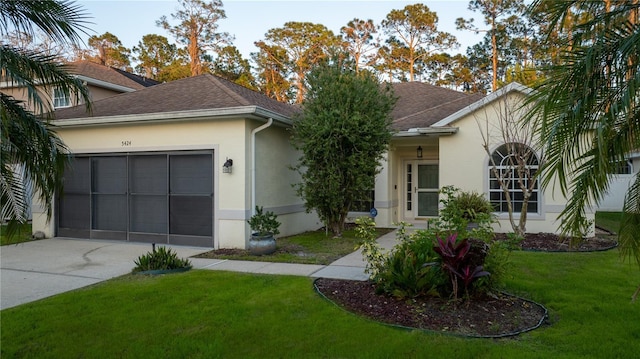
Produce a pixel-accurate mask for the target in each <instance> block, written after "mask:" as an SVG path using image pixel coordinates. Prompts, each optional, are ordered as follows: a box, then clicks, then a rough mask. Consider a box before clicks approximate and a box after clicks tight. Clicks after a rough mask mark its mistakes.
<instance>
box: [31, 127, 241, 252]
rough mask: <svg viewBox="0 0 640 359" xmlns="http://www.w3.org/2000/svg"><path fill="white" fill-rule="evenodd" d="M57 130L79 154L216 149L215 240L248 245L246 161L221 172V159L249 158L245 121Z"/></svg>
mask: <svg viewBox="0 0 640 359" xmlns="http://www.w3.org/2000/svg"><path fill="white" fill-rule="evenodd" d="M57 132H58V134H59V135H60V137H61V138H62V140H63V141H64V142H65V143H66V144H67V146H68V147H69V149H70V150H71V151H72V152H73V153H77V154H90V153H126V152H131V153H134V152H150V151H179V150H205V149H206V150H214V219H212V220H214V243H215V245H216V246H217V247H221V248H244V243H245V237H247V236H248V235H249V233H248V228H245V222H244V221H245V218H246V216H247V207H246V204H245V203H246V191H245V178H246V175H247V174H246V171H245V168H244V166H234V172H233V174H232V175H226V174H225V176H222V175H221V171H222V170H221V166H222V163H223V162H221V159H224V158H226V157H230V158H237V159H239V160H240V162H241V163H243V162H245V161H244V157H245V153H246V144H245V142H246V141H245V136H244V134H245V126H244V121H231V120H226V121H225V120H216V121H197V122H195V121H193V122H176V123H162V124H157V123H156V124H132V125H110V126H90V127H76V128H65V127H62V128H58V130H57ZM34 217H36V215H35V213H34ZM36 226H38V227H39V228H36ZM41 227H42V224H41V221H36V220H35V218H34V231H35V230H38V229H40V228H41ZM47 227H48V228H47ZM47 227H45V228H43V229H40V230H43V231H44V232H45V233H47V234H49V233H53V231H54V223H53V221H52V222H51V223H49V224H48V225H47Z"/></svg>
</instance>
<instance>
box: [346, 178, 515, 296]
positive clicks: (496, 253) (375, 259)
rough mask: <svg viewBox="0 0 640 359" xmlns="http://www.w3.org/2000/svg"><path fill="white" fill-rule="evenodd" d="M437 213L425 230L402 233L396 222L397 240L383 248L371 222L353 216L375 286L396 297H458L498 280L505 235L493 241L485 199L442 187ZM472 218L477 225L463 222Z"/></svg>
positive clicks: (507, 245) (504, 262)
mask: <svg viewBox="0 0 640 359" xmlns="http://www.w3.org/2000/svg"><path fill="white" fill-rule="evenodd" d="M442 193H443V195H444V196H443V199H442V200H441V203H442V204H443V207H442V209H441V211H440V214H441V216H440V217H439V218H437V219H435V220H433V221H432V222H431V224H432V226H431V228H429V229H426V230H417V231H414V232H413V233H411V234H410V235H408V234H407V231H406V224H404V223H401V224H400V227H399V229H398V231H397V235H396V238H397V239H398V242H399V243H398V244H396V245H395V246H394V247H393V249H391V250H390V251H389V252H388V253H384V252H383V251H382V250H381V249H380V248H379V247H378V245H377V243H376V238H375V234H374V233H375V232H373V229H374V228H375V223H374V222H373V220H371V219H370V218H360V219H358V220H356V223H357V224H358V229H357V233H358V237H359V238H360V239H361V246H360V247H361V248H362V250H363V255H364V257H365V260H366V261H367V268H366V273H367V274H369V277H370V279H371V280H372V281H373V282H374V283H375V284H376V287H377V289H378V290H379V291H380V292H384V293H387V294H390V295H394V296H398V297H416V296H421V295H440V296H443V297H452V298H453V299H458V298H459V296H460V291H461V290H463V291H464V294H465V297H466V298H470V297H472V296H473V295H476V294H483V293H487V292H490V291H492V290H495V289H496V288H499V287H500V286H501V285H502V280H503V279H504V277H505V275H506V274H507V273H508V265H509V253H510V251H511V249H512V248H513V246H512V244H511V242H510V241H497V240H495V238H494V233H493V228H492V226H491V225H492V224H493V222H494V217H493V215H492V213H491V206H490V204H489V202H488V201H487V200H486V199H485V198H484V197H483V196H481V195H479V194H477V193H465V192H460V191H459V190H458V189H456V188H454V187H451V186H449V187H444V188H443V190H442ZM470 221H474V223H476V224H477V226H473V227H471V226H468V224H469V223H470Z"/></svg>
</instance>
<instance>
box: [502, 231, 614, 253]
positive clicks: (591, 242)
mask: <svg viewBox="0 0 640 359" xmlns="http://www.w3.org/2000/svg"><path fill="white" fill-rule="evenodd" d="M598 232H599V233H598V235H597V236H596V237H591V238H584V239H582V240H580V241H572V240H571V238H566V237H565V238H563V237H560V236H558V235H557V234H553V233H527V234H526V235H525V238H524V240H522V242H520V248H522V249H523V250H530V251H542V252H592V251H603V250H608V249H612V248H615V247H616V246H617V245H618V242H617V241H616V240H615V237H614V236H612V235H610V234H607V233H603V232H601V231H598ZM496 238H497V239H506V238H507V236H506V234H503V233H497V234H496Z"/></svg>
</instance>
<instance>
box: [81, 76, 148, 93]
mask: <svg viewBox="0 0 640 359" xmlns="http://www.w3.org/2000/svg"><path fill="white" fill-rule="evenodd" d="M75 76H76V77H77V78H78V79H80V80H82V81H85V82H86V83H87V84H90V85H93V86H98V87H102V88H105V89H108V90H113V91H119V92H133V91H135V90H136V89H134V88H131V87H126V86H122V85H116V84H114V83H111V82H106V81H102V80H98V79H94V78H93V77H88V76H84V75H75Z"/></svg>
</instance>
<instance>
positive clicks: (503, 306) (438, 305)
mask: <svg viewBox="0 0 640 359" xmlns="http://www.w3.org/2000/svg"><path fill="white" fill-rule="evenodd" d="M314 285H315V288H316V290H317V291H318V292H319V293H321V295H323V296H324V297H326V298H327V299H329V300H330V301H332V302H333V303H335V304H337V305H338V306H339V307H341V308H343V309H345V310H347V311H349V312H352V313H356V314H358V315H361V316H364V317H366V318H369V319H372V320H375V321H377V322H381V323H385V324H388V325H393V326H400V327H404V328H410V329H423V330H429V331H435V332H440V333H452V334H457V335H464V336H471V337H489V338H498V337H505V336H512V335H517V334H520V333H522V332H525V331H529V330H532V329H535V328H537V327H538V326H540V325H541V324H542V323H543V321H544V320H545V318H546V316H547V310H546V309H545V308H544V307H543V306H541V305H539V304H537V303H534V302H531V301H527V300H524V299H522V298H518V297H515V296H510V295H507V294H503V293H498V294H497V295H496V296H495V297H491V296H485V297H482V298H473V299H472V300H468V301H458V302H455V301H452V300H447V299H442V298H434V297H418V298H410V299H398V298H396V297H392V296H388V295H384V294H376V290H375V285H374V284H373V283H371V282H362V281H350V280H342V279H329V278H319V279H317V280H316V281H315V283H314Z"/></svg>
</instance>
